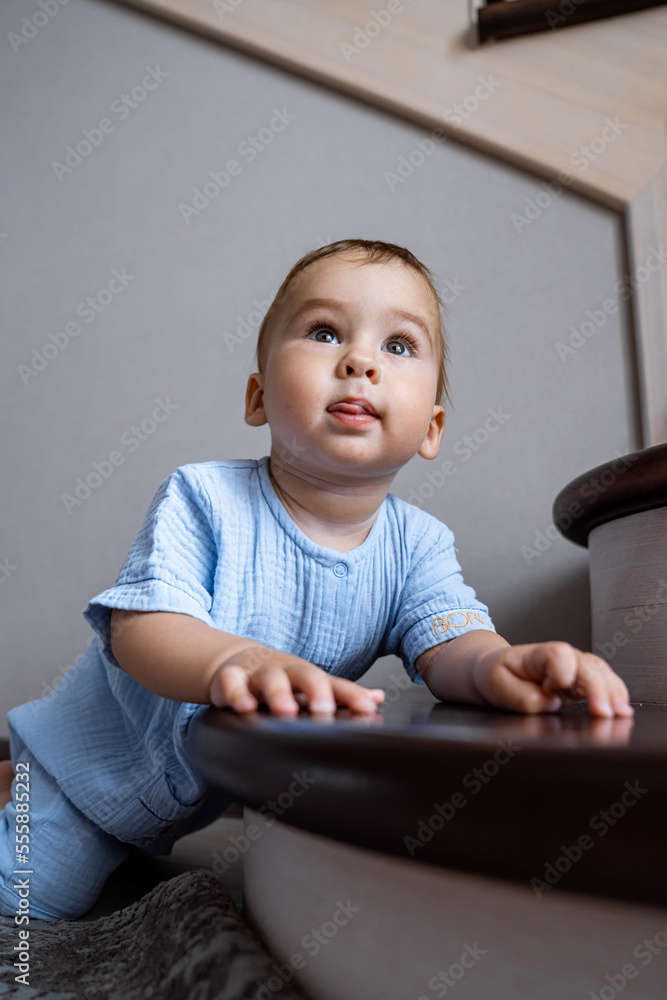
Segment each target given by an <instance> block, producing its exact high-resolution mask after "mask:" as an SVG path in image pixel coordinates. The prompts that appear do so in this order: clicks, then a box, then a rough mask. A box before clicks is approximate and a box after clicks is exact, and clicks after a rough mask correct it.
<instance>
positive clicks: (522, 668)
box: [473, 641, 634, 718]
mask: <svg viewBox="0 0 667 1000" xmlns="http://www.w3.org/2000/svg"><path fill="white" fill-rule="evenodd" d="M473 677H474V681H475V686H476V688H477V690H478V691H479V693H480V694H481V695H482V697H484V698H486V700H487V701H489V702H491V704H492V705H496V706H497V707H498V708H505V709H509V710H510V711H514V712H529V713H535V712H557V711H558V709H559V708H561V707H564V706H566V705H572V704H573V703H574V702H575V701H581V700H582V699H586V701H587V702H588V708H589V711H590V713H591V715H595V716H600V717H606V718H610V717H611V716H614V715H620V716H625V717H628V716H632V715H634V709H633V708H632V706H631V705H630V696H629V693H628V689H627V687H626V686H625V684H624V682H623V681H622V680H621V678H620V677H619V676H618V674H616V673H614V671H613V670H612V669H611V667H610V666H609V664H608V663H607V662H606V661H605V660H603V659H602V658H601V657H599V656H596V655H595V653H583V652H582V651H581V650H580V649H575V647H574V646H571V645H570V644H569V643H568V642H560V641H559V642H535V643H528V644H526V645H522V646H502V647H495V648H494V649H491V650H489V652H487V653H484V654H483V655H482V656H481V657H480V659H479V660H478V662H477V664H476V666H475V669H474V674H473Z"/></svg>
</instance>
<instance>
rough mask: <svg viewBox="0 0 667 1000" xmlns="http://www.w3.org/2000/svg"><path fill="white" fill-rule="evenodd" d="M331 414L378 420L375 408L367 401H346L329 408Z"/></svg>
mask: <svg viewBox="0 0 667 1000" xmlns="http://www.w3.org/2000/svg"><path fill="white" fill-rule="evenodd" d="M327 410H328V412H329V413H341V414H342V413H346V414H349V415H350V416H366V417H374V418H375V419H377V417H378V413H377V412H376V410H375V407H374V406H373V405H372V404H371V403H369V402H368V400H365V399H344V400H340V401H339V402H338V403H332V404H331V406H328V407H327Z"/></svg>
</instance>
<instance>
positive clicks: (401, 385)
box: [246, 257, 444, 482]
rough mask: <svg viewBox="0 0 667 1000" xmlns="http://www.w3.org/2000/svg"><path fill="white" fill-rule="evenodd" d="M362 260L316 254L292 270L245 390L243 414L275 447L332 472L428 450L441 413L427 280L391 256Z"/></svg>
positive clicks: (390, 462) (372, 466) (354, 471)
mask: <svg viewBox="0 0 667 1000" xmlns="http://www.w3.org/2000/svg"><path fill="white" fill-rule="evenodd" d="M360 259H364V258H358V257H356V258H352V259H350V258H345V259H342V258H340V257H328V258H324V259H323V260H320V261H317V262H316V263H314V264H311V265H309V266H308V267H307V268H306V269H305V270H304V271H303V272H301V273H300V274H299V275H298V276H297V279H296V280H295V282H294V284H293V286H292V287H290V289H289V290H288V293H287V295H286V296H285V299H284V300H283V302H282V303H281V305H280V307H279V310H278V312H277V315H276V317H275V319H274V322H273V323H272V326H271V329H270V331H268V334H269V341H268V351H267V356H266V364H265V371H264V372H263V373H262V374H260V373H255V374H254V375H252V376H251V377H250V380H249V383H248V393H247V397H246V399H247V410H246V420H247V421H248V422H249V423H252V424H260V423H264V422H265V419H266V421H268V423H269V425H270V427H271V438H272V455H274V456H282V458H283V460H284V463H285V464H286V465H287V466H288V467H289V466H290V465H291V466H292V467H298V468H301V469H302V470H303V471H306V470H309V471H311V472H312V473H314V474H315V475H317V474H318V473H319V474H324V473H325V472H326V473H327V474H329V475H334V476H335V477H336V478H337V480H338V481H340V482H344V481H346V480H348V481H356V480H358V478H359V476H360V475H362V476H381V475H386V474H388V473H390V474H391V473H395V472H397V471H398V469H400V468H401V466H403V465H404V464H405V463H406V462H407V461H409V459H410V458H412V456H413V455H414V454H415V453H416V452H417V451H419V452H420V454H422V455H423V456H424V457H425V458H433V457H435V455H436V454H437V450H438V446H439V444H440V437H441V435H442V426H443V419H444V410H443V409H442V407H441V406H436V405H435V404H434V400H435V393H436V387H437V381H438V365H439V358H440V355H439V351H438V342H439V338H440V319H439V313H438V308H437V303H436V301H435V299H434V297H433V294H432V292H431V290H430V288H429V287H428V285H427V283H426V282H425V281H424V279H423V278H422V277H421V276H420V275H419V274H417V273H416V272H415V271H413V270H412V268H410V267H408V266H406V265H404V264H402V263H401V262H400V261H398V260H391V261H389V262H385V263H365V262H364V263H363V264H359V260H360ZM352 399H356V400H361V401H363V400H365V401H366V403H365V404H364V403H363V402H359V403H354V402H345V401H346V400H352ZM369 411H370V412H369ZM434 449H435V450H434Z"/></svg>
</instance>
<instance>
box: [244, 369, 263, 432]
mask: <svg viewBox="0 0 667 1000" xmlns="http://www.w3.org/2000/svg"><path fill="white" fill-rule="evenodd" d="M263 385H264V376H263V375H262V374H261V372H253V373H252V375H251V376H250V378H249V379H248V387H247V389H246V392H245V422H246V423H247V424H250V425H251V426H252V427H261V426H262V424H265V423H267V420H266V413H265V412H264V388H263Z"/></svg>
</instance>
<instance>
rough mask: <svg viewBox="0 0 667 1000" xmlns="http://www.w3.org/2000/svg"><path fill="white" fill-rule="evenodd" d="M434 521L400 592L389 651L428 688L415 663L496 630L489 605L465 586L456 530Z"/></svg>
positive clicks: (408, 671) (414, 677)
mask: <svg viewBox="0 0 667 1000" xmlns="http://www.w3.org/2000/svg"><path fill="white" fill-rule="evenodd" d="M432 520H433V522H434V523H433V525H432V526H431V527H430V530H429V531H428V532H426V533H425V535H424V537H423V538H422V539H421V541H420V544H419V546H418V551H417V553H416V562H415V565H414V566H413V567H412V568H411V570H410V572H409V573H408V576H407V578H406V580H405V584H404V586H403V589H402V591H401V595H400V602H399V607H398V613H397V615H396V620H395V623H394V627H393V629H392V631H391V633H390V635H389V641H388V644H387V645H388V647H389V648H388V649H387V652H397V653H398V655H399V656H400V657H401V660H402V661H403V665H404V667H405V669H406V671H407V673H408V675H409V676H410V678H411V679H412V680H413V681H415V682H416V683H417V684H424V680H423V678H422V677H421V676H420V675H419V673H418V672H417V669H416V667H415V663H416V661H417V659H418V658H419V656H421V654H422V653H423V652H425V650H427V649H430V648H431V647H432V646H437V645H438V644H439V643H441V642H445V641H446V640H448V639H454V638H456V636H459V635H463V633H464V632H471V631H472V630H473V629H478V628H483V629H488V630H489V631H492V632H495V631H496V629H495V626H494V624H493V622H492V621H491V618H490V617H489V609H488V608H487V606H486V605H485V604H482V603H481V601H478V600H477V597H476V595H475V591H474V590H473V589H472V587H469V586H467V584H465V583H464V582H463V576H462V575H461V567H460V566H459V564H458V562H457V559H456V549H455V547H454V535H453V533H452V531H451V530H450V529H449V528H448V527H447V526H446V525H445V524H443V523H442V521H438V520H437V519H436V518H433V519H432Z"/></svg>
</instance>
